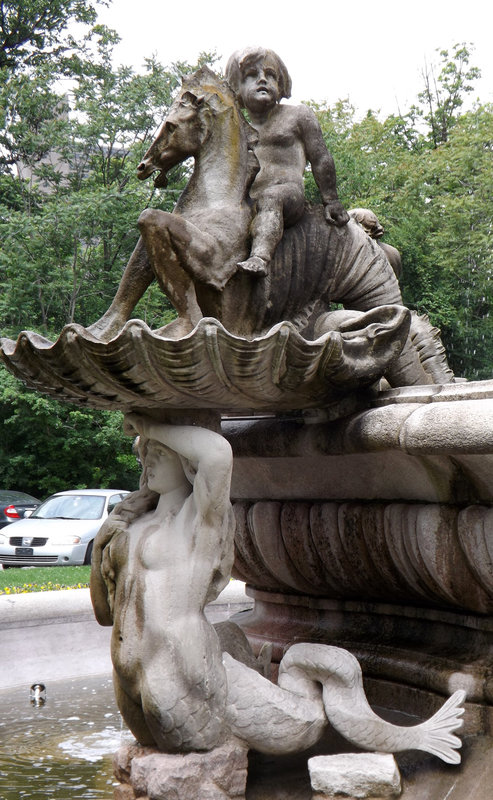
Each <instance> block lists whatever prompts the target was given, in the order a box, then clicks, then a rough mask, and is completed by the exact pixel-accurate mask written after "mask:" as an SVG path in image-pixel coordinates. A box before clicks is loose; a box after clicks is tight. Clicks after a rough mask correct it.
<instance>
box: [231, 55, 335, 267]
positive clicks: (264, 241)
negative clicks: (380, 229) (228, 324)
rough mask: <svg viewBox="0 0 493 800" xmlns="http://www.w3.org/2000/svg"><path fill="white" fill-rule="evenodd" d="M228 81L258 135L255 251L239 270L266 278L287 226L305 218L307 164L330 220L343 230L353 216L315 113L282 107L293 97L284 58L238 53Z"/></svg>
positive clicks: (254, 186)
mask: <svg viewBox="0 0 493 800" xmlns="http://www.w3.org/2000/svg"><path fill="white" fill-rule="evenodd" d="M226 79H227V81H228V83H229V84H230V86H231V88H232V89H233V91H234V92H235V93H236V95H237V97H238V100H239V103H240V105H241V106H242V107H243V108H245V109H246V110H247V112H248V116H249V119H250V122H251V124H252V126H253V127H254V128H255V129H256V130H257V132H258V135H259V140H258V144H257V145H256V147H255V155H256V156H257V159H258V161H259V164H260V170H259V172H258V174H257V175H256V177H255V179H254V182H253V184H252V187H251V189H250V196H251V197H252V199H253V200H254V201H255V205H256V214H255V217H254V220H253V223H252V247H251V251H250V257H249V258H248V259H247V260H246V261H242V262H241V263H240V264H239V267H240V268H241V269H243V270H247V271H250V272H256V273H258V274H259V275H266V274H267V267H268V264H269V262H270V261H271V260H272V258H273V256H274V252H275V249H276V247H277V245H278V244H279V242H280V240H281V238H282V235H283V231H284V227H285V226H286V227H287V226H290V225H294V223H296V222H298V221H299V220H300V219H301V216H302V214H303V210H304V206H305V191H304V184H303V174H304V171H305V167H306V164H307V162H309V163H310V164H311V168H312V172H313V176H314V178H315V181H316V183H317V186H318V188H319V190H320V194H321V195H322V202H323V204H324V207H325V218H326V220H327V222H328V223H330V224H334V225H337V226H341V227H342V226H343V225H346V223H347V222H348V220H349V216H348V214H347V212H346V211H345V209H344V208H343V206H342V205H341V203H340V201H339V198H338V196H337V189H336V171H335V166H334V159H333V158H332V156H331V154H330V153H329V151H328V150H327V147H326V145H325V142H324V139H323V136H322V131H321V129H320V126H319V124H318V121H317V118H316V116H315V114H314V112H313V111H312V110H311V109H310V108H308V106H305V105H297V106H295V105H281V104H280V100H281V99H282V98H283V97H285V98H289V97H290V96H291V78H290V77H289V74H288V71H287V69H286V67H285V65H284V63H283V62H282V61H281V59H280V58H279V56H278V55H277V54H276V53H274V52H273V51H272V50H265V49H263V48H255V49H254V48H248V49H246V50H242V51H237V52H235V53H233V55H232V56H231V58H230V59H229V61H228V64H227V66H226Z"/></svg>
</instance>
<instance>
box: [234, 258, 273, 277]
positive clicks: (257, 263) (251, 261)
mask: <svg viewBox="0 0 493 800" xmlns="http://www.w3.org/2000/svg"><path fill="white" fill-rule="evenodd" d="M267 264H268V262H267V261H266V260H265V258H261V257H260V256H250V258H247V260H246V261H240V262H239V264H238V267H239V268H240V269H242V270H244V271H245V272H255V273H256V274H257V275H260V276H264V275H267Z"/></svg>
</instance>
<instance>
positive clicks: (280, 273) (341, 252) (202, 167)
mask: <svg viewBox="0 0 493 800" xmlns="http://www.w3.org/2000/svg"><path fill="white" fill-rule="evenodd" d="M255 141H256V131H255V130H254V129H253V128H252V127H251V126H250V125H249V124H248V122H247V121H246V120H245V118H244V117H243V114H242V112H241V111H240V109H239V107H238V104H237V102H236V99H235V95H234V93H233V92H232V90H231V89H230V87H229V86H228V84H227V83H226V82H225V81H223V80H222V79H220V78H218V77H217V76H216V75H215V74H214V73H213V72H212V71H211V70H210V69H209V68H208V67H202V68H201V69H199V70H198V71H196V72H195V73H193V74H191V75H189V76H187V77H185V78H184V79H183V85H182V88H181V91H180V93H179V95H178V97H177V98H176V100H175V101H174V103H173V105H172V106H171V108H170V111H169V113H168V116H167V117H166V119H165V121H164V123H163V125H162V127H161V129H160V131H159V133H158V135H157V137H156V139H155V141H154V142H153V143H152V145H151V146H150V148H149V149H148V151H147V153H146V154H145V156H144V158H143V160H142V162H141V163H140V164H139V166H138V168H137V174H138V177H139V178H140V179H141V180H144V179H146V178H148V177H150V176H151V175H152V174H154V173H156V172H157V173H158V174H157V177H156V178H155V180H154V185H155V186H156V187H164V186H166V174H167V172H168V171H169V170H170V169H171V168H172V167H173V166H175V165H176V164H178V163H181V162H182V161H184V160H185V159H186V158H188V157H189V156H193V158H194V161H195V164H194V169H193V174H192V177H191V179H190V181H189V183H188V185H187V186H186V188H185V190H184V191H183V193H182V194H181V196H180V198H179V200H178V202H177V204H176V207H175V209H174V211H173V212H172V213H169V212H165V211H161V210H158V209H151V208H148V209H146V210H145V211H143V212H142V214H141V215H140V218H139V220H138V225H139V229H140V234H141V236H140V239H139V241H138V243H137V245H136V248H135V250H134V252H133V254H132V256H131V258H130V260H129V262H128V265H127V267H126V269H125V271H124V274H123V277H122V280H121V283H120V286H119V288H118V290H117V292H116V295H115V297H114V299H113V302H112V303H111V305H110V307H109V309H108V310H107V311H106V313H105V314H104V315H103V317H102V318H101V319H100V320H98V321H97V322H95V323H94V324H93V325H91V326H90V327H89V329H88V330H89V332H90V333H91V334H92V335H93V336H95V337H97V338H99V339H101V340H103V341H109V340H110V339H112V338H113V337H115V336H116V335H117V334H118V333H119V332H120V331H121V330H122V328H123V326H124V325H125V323H126V322H127V321H128V320H129V319H130V317H131V314H132V311H133V309H134V307H135V305H136V303H137V302H138V301H139V299H140V298H141V297H142V295H143V294H144V292H145V291H146V289H147V288H148V286H149V285H150V284H151V282H152V281H153V280H157V281H158V283H159V285H160V287H161V288H162V290H163V291H164V293H165V294H166V295H167V296H168V297H169V299H170V301H171V302H172V304H173V305H174V307H175V309H176V311H177V313H178V317H177V319H176V320H174V321H173V322H171V323H170V324H168V325H167V326H164V327H163V328H161V329H160V330H159V333H160V334H161V335H163V336H165V337H170V338H180V337H182V336H184V335H187V334H189V333H190V332H191V331H192V330H193V329H194V327H195V326H196V325H197V324H198V322H199V321H200V320H201V319H202V318H203V317H212V318H215V319H217V320H219V321H220V323H221V324H222V325H224V327H225V328H226V329H227V330H228V331H230V332H231V333H232V334H235V335H238V336H242V337H247V338H251V337H255V336H257V335H262V334H264V333H265V332H266V331H268V330H269V329H270V328H271V327H272V326H273V325H275V324H277V323H278V322H280V321H283V320H286V321H289V322H291V323H292V324H293V325H294V326H295V327H296V328H297V329H298V330H299V331H300V332H304V331H308V334H307V335H308V336H310V335H311V336H312V337H313V329H314V323H315V322H316V321H317V320H318V327H317V336H320V335H321V333H323V331H324V324H323V321H321V320H322V319H325V318H327V319H328V322H327V326H328V328H327V329H330V324H331V323H330V314H328V312H329V310H330V307H331V304H332V303H341V304H343V306H344V308H345V309H349V310H351V311H353V312H367V311H370V310H372V309H375V308H377V307H379V306H384V305H385V306H388V305H400V306H402V305H403V301H402V296H401V292H400V288H399V284H398V281H397V278H396V276H395V274H394V271H393V269H392V267H391V265H390V263H389V261H388V259H387V257H386V256H385V253H384V251H383V250H382V248H380V247H379V246H378V244H377V243H376V242H375V241H373V240H372V239H371V238H370V237H369V236H368V235H367V234H366V232H365V231H364V230H363V228H362V227H361V226H360V225H358V224H357V222H355V221H354V220H350V221H349V223H348V224H347V225H346V226H344V227H343V228H338V227H336V226H334V225H329V224H328V223H327V222H326V220H325V218H324V216H323V210H322V208H321V207H319V206H315V207H308V206H307V208H306V211H305V214H304V216H303V218H302V220H301V221H300V222H299V223H297V224H296V225H294V226H293V227H291V228H288V229H286V231H285V232H284V236H283V239H282V241H281V242H280V244H279V245H278V247H277V250H276V253H275V255H274V259H273V261H272V262H271V264H270V265H269V271H268V274H267V275H266V276H265V277H259V276H258V275H256V274H252V273H246V272H243V271H242V270H241V269H240V268H239V267H238V264H239V262H241V261H243V260H244V259H245V258H246V257H247V255H248V252H249V243H250V242H249V229H250V224H251V221H252V216H253V205H252V202H251V200H250V198H249V188H250V186H251V184H252V181H253V179H254V177H255V174H256V171H257V170H258V162H257V161H256V157H255V153H254V148H255ZM355 316H356V317H358V314H356V315H355V314H351V315H350V318H349V321H348V322H345V321H344V320H343V323H342V324H343V325H344V324H346V325H349V328H351V326H354V324H355V323H354V317H355ZM415 319H416V318H415V317H414V320H415ZM424 327H425V332H424V337H425V340H426V342H427V344H428V341H429V342H431V349H432V351H433V354H434V356H436V357H435V358H431V359H430V358H429V350H430V346H427V347H422V346H421V347H419V346H417V345H416V342H415V341H413V320H411V333H410V336H409V338H408V341H407V343H406V345H405V347H404V350H403V351H402V354H401V356H400V359H399V361H398V364H397V366H396V368H395V369H394V374H393V376H392V378H389V377H388V376H387V378H388V380H389V382H390V383H391V385H394V386H398V385H408V384H416V383H448V382H450V381H451V380H453V375H452V373H451V372H450V370H449V368H448V366H447V364H446V361H445V358H444V355H443V347H441V344H440V343H439V340H438V339H437V332H436V331H434V329H432V328H431V326H430V325H429V324H425V326H424ZM419 328H420V330H421V331H422V329H423V322H422V321H421V325H420V326H419ZM420 336H421V338H422V336H423V334H422V333H421V334H420ZM423 350H425V351H426V352H427V355H428V357H427V359H426V361H423V363H422V360H420V355H419V353H420V352H422V351H423ZM440 350H441V351H440Z"/></svg>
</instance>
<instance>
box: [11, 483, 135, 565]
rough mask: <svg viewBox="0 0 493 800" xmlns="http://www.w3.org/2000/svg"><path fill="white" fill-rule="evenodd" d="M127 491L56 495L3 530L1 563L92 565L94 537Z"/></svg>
mask: <svg viewBox="0 0 493 800" xmlns="http://www.w3.org/2000/svg"><path fill="white" fill-rule="evenodd" d="M127 494H129V492H127V491H125V490H124V489H79V490H74V491H70V492H57V494H53V495H52V496H51V497H49V498H48V500H45V501H44V503H41V505H40V506H38V508H36V509H35V511H33V512H32V514H31V515H30V516H29V517H25V518H24V519H20V520H19V521H18V522H13V523H12V524H10V525H9V526H8V528H3V529H2V530H1V531H0V564H3V565H4V567H10V566H12V567H25V566H36V567H40V566H52V565H57V566H68V565H76V564H90V563H91V555H92V545H93V541H94V537H95V536H96V534H97V532H98V530H99V529H100V527H101V525H102V524H103V522H104V521H105V519H106V517H107V516H108V514H109V513H110V512H111V511H112V510H113V509H114V507H115V506H116V505H117V504H118V503H119V502H120V501H121V500H123V498H124V497H125V496H126V495H127Z"/></svg>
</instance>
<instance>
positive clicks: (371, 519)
mask: <svg viewBox="0 0 493 800" xmlns="http://www.w3.org/2000/svg"><path fill="white" fill-rule="evenodd" d="M235 514H236V519H237V529H236V540H235V545H236V562H235V572H236V576H237V577H239V578H241V579H242V580H245V581H246V582H247V583H249V584H250V585H251V586H253V587H255V588H258V589H266V590H269V591H278V592H288V593H293V592H294V593H301V594H308V595H313V596H319V597H327V598H331V599H337V600H353V599H355V600H356V599H357V600H363V601H370V602H392V603H401V604H411V605H423V606H427V607H435V608H454V609H457V610H461V611H468V612H474V613H480V614H488V613H491V611H492V610H493V510H492V509H491V508H490V507H487V506H470V507H466V508H462V507H460V506H446V505H443V504H411V503H378V502H373V503H361V502H346V503H335V502H334V503H331V502H302V501H293V502H280V501H260V502H256V503H251V502H237V503H235Z"/></svg>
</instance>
